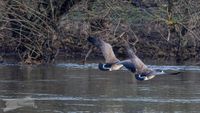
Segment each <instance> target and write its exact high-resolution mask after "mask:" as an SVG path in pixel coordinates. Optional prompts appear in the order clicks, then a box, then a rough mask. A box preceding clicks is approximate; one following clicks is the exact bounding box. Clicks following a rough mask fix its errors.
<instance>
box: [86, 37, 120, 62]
mask: <svg viewBox="0 0 200 113" xmlns="http://www.w3.org/2000/svg"><path fill="white" fill-rule="evenodd" d="M88 41H89V42H90V43H91V44H93V45H94V46H96V47H97V48H99V49H100V50H101V52H102V54H103V56H104V58H105V62H106V63H116V62H118V61H119V59H117V58H116V56H115V54H114V52H113V49H112V46H111V45H110V44H109V43H107V42H105V41H103V40H102V39H100V38H98V37H88Z"/></svg>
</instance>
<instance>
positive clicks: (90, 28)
mask: <svg viewBox="0 0 200 113" xmlns="http://www.w3.org/2000/svg"><path fill="white" fill-rule="evenodd" d="M199 9H200V1H199V0H187V1H183V0H176V1H174V0H166V1H163V0H150V1H149V0H142V1H141V2H134V0H133V1H129V0H109V1H108V0H59V1H57V0H34V1H33V0H5V1H0V47H1V49H0V50H1V52H4V53H7V52H14V53H17V55H18V57H19V58H20V59H21V61H22V62H24V63H30V64H33V63H37V64H38V63H51V62H53V61H54V60H55V58H56V56H57V55H58V54H59V53H61V52H60V51H64V52H65V53H64V54H66V55H67V56H75V55H77V54H78V56H84V55H85V54H86V53H87V51H88V49H89V46H88V44H87V40H86V39H87V37H88V36H89V35H90V36H100V37H102V38H104V40H106V41H108V42H110V43H111V44H112V45H113V47H114V51H115V52H116V54H117V55H118V56H123V55H124V54H125V52H124V50H123V43H122V39H123V38H128V39H129V40H130V44H131V45H132V47H135V48H136V50H137V54H138V55H139V56H140V57H151V58H152V57H153V58H165V59H168V58H175V59H177V61H179V60H180V61H182V60H187V59H190V58H195V59H199V58H200V54H199V53H200V44H199V42H200V21H199V20H200V16H199V15H200V10H199ZM95 53H96V54H99V53H98V52H95Z"/></svg>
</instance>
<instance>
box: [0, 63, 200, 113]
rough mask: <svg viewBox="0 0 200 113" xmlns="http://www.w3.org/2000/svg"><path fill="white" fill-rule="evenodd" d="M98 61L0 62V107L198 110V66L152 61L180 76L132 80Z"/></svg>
mask: <svg viewBox="0 0 200 113" xmlns="http://www.w3.org/2000/svg"><path fill="white" fill-rule="evenodd" d="M97 66H98V65H97V64H95V63H91V64H86V65H79V64H73V63H68V64H55V65H42V66H19V65H11V64H2V65H0V112H2V113H3V112H13V113H198V112H199V111H200V77H199V76H200V67H199V66H163V65H162V66H157V65H149V67H151V68H154V69H163V70H165V71H174V70H180V71H182V72H183V73H182V74H180V75H171V76H170V75H169V76H157V77H156V78H155V79H152V80H150V81H142V82H141V81H136V80H135V78H134V76H133V75H132V74H131V73H130V72H129V71H127V70H126V69H122V70H120V71H114V72H102V71H99V70H98V69H97Z"/></svg>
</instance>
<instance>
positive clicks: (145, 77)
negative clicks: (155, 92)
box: [135, 73, 155, 81]
mask: <svg viewBox="0 0 200 113" xmlns="http://www.w3.org/2000/svg"><path fill="white" fill-rule="evenodd" d="M154 77H155V75H154V74H152V73H137V74H135V78H136V79H137V80H139V81H144V80H150V79H152V78H154Z"/></svg>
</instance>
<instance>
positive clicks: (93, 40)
mask: <svg viewBox="0 0 200 113" xmlns="http://www.w3.org/2000/svg"><path fill="white" fill-rule="evenodd" d="M87 40H88V42H90V43H92V44H93V45H95V46H97V47H99V46H100V44H101V41H100V40H99V38H96V37H91V36H89V37H88V38H87Z"/></svg>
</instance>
